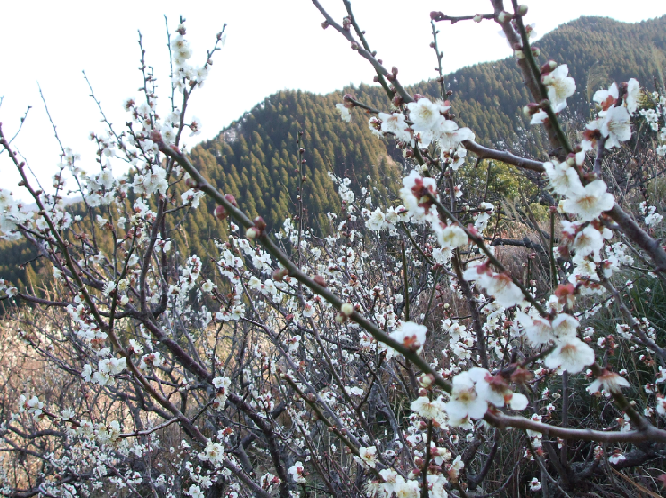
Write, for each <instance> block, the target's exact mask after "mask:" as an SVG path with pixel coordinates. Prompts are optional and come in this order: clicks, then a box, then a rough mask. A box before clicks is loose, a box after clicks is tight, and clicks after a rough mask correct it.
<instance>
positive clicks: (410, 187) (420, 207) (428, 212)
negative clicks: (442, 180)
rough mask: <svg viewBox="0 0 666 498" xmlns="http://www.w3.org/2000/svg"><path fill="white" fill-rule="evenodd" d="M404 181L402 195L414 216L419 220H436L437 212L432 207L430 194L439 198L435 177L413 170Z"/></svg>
mask: <svg viewBox="0 0 666 498" xmlns="http://www.w3.org/2000/svg"><path fill="white" fill-rule="evenodd" d="M402 183H403V187H402V188H401V189H400V196H401V197H402V200H403V202H404V203H405V206H406V207H407V209H408V210H409V212H410V213H411V214H412V216H413V217H414V218H415V219H416V220H417V221H421V220H427V219H430V220H434V219H435V218H436V216H437V214H436V212H435V210H434V209H433V208H432V200H431V199H430V198H429V196H432V197H434V198H436V199H438V198H439V195H438V194H437V182H436V181H435V179H434V178H430V177H422V176H421V175H420V174H419V173H418V172H417V171H416V170H412V171H411V173H410V174H409V176H406V177H405V178H403V180H402Z"/></svg>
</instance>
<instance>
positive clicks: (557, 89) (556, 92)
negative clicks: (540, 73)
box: [543, 64, 576, 112]
mask: <svg viewBox="0 0 666 498" xmlns="http://www.w3.org/2000/svg"><path fill="white" fill-rule="evenodd" d="M543 84H544V85H546V86H547V87H548V99H549V100H550V106H551V108H552V109H553V111H554V112H560V111H561V110H562V109H564V108H565V107H566V106H567V97H571V96H572V95H573V94H574V93H575V92H576V82H575V81H574V79H573V78H572V77H571V76H569V68H568V67H567V65H566V64H562V65H561V66H558V67H557V68H556V69H555V70H554V71H553V72H551V73H550V74H549V75H547V76H544V78H543Z"/></svg>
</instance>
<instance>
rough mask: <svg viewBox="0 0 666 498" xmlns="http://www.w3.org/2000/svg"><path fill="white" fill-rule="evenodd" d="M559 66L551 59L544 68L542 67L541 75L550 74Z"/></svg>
mask: <svg viewBox="0 0 666 498" xmlns="http://www.w3.org/2000/svg"><path fill="white" fill-rule="evenodd" d="M557 66H558V64H557V62H555V61H554V60H553V59H550V60H549V61H548V62H546V63H545V64H544V65H543V66H541V74H548V73H550V72H551V71H553V70H554V69H556V68H557Z"/></svg>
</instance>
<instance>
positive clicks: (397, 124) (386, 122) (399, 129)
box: [377, 112, 412, 142]
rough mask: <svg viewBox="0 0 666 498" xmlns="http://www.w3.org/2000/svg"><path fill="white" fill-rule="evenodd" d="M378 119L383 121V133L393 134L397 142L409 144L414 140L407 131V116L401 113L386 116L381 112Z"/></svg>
mask: <svg viewBox="0 0 666 498" xmlns="http://www.w3.org/2000/svg"><path fill="white" fill-rule="evenodd" d="M377 117H378V118H379V119H380V120H381V122H382V124H381V129H382V131H383V132H387V133H393V134H394V135H395V138H396V140H400V141H402V142H409V141H410V140H411V139H412V134H411V133H410V132H409V131H407V129H408V128H409V125H408V124H407V123H405V115H404V114H402V113H399V112H394V113H393V114H385V113H383V112H380V113H379V114H378V115H377Z"/></svg>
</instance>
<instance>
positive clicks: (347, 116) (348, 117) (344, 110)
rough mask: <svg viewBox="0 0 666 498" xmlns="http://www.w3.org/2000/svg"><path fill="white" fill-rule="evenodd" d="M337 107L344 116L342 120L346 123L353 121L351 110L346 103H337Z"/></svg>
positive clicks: (341, 115)
mask: <svg viewBox="0 0 666 498" xmlns="http://www.w3.org/2000/svg"><path fill="white" fill-rule="evenodd" d="M335 107H336V109H337V110H338V112H339V113H340V117H342V120H343V121H344V122H345V123H350V122H351V118H352V117H351V113H350V112H349V107H347V106H346V105H345V104H335Z"/></svg>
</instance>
